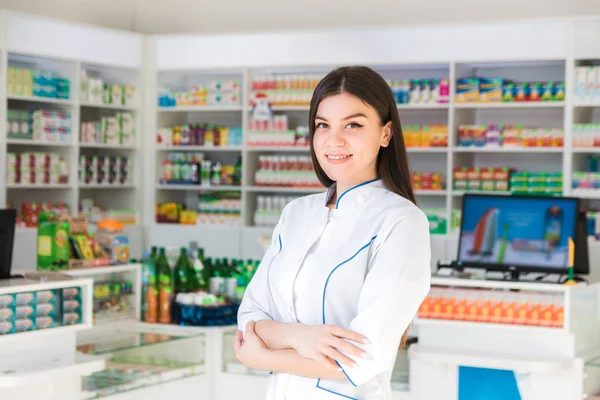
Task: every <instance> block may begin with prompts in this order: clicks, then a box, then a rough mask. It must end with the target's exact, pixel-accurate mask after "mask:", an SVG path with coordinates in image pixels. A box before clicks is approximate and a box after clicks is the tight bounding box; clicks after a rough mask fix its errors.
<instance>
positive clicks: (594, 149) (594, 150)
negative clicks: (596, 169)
mask: <svg viewBox="0 0 600 400" xmlns="http://www.w3.org/2000/svg"><path fill="white" fill-rule="evenodd" d="M573 153H584V154H585V153H591V154H594V153H600V146H599V147H573Z"/></svg>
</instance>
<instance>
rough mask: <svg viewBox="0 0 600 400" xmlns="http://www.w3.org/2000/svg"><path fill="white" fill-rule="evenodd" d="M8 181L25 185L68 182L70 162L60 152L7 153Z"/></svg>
mask: <svg viewBox="0 0 600 400" xmlns="http://www.w3.org/2000/svg"><path fill="white" fill-rule="evenodd" d="M7 182H8V183H9V184H13V185H16V184H23V185H32V184H39V185H43V184H46V185H49V184H66V183H68V182H69V164H68V162H67V161H64V160H61V158H60V155H59V154H58V153H42V152H28V153H23V154H15V153H8V154H7Z"/></svg>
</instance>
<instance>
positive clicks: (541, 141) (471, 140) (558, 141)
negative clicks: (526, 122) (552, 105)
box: [458, 124, 564, 148]
mask: <svg viewBox="0 0 600 400" xmlns="http://www.w3.org/2000/svg"><path fill="white" fill-rule="evenodd" d="M458 145H459V146H460V147H470V146H475V147H505V148H509V147H510V148H514V147H563V146H564V131H563V130H562V129H559V128H545V129H544V128H524V127H523V126H522V125H504V124H491V125H484V124H482V125H459V127H458Z"/></svg>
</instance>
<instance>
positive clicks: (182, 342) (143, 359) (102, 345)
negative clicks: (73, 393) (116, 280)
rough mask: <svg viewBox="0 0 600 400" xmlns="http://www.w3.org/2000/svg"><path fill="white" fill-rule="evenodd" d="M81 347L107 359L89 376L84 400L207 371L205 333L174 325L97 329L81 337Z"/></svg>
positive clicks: (129, 325) (132, 325) (180, 378)
mask: <svg viewBox="0 0 600 400" xmlns="http://www.w3.org/2000/svg"><path fill="white" fill-rule="evenodd" d="M77 350H78V351H79V352H81V353H86V354H93V355H98V356H103V357H104V358H105V359H106V369H105V370H103V371H100V372H97V373H94V374H92V375H90V376H88V377H85V378H83V381H82V391H81V393H82V395H81V399H96V398H101V397H106V396H112V395H116V394H120V393H124V392H130V391H134V390H138V389H143V388H146V387H149V386H156V385H163V384H165V383H169V382H174V381H177V380H182V379H185V378H189V377H194V376H199V375H203V374H205V373H206V363H205V354H206V351H205V335H204V333H199V332H193V331H190V332H184V331H181V330H178V329H173V330H169V326H156V327H152V326H148V324H131V323H128V324H123V325H121V326H111V327H105V328H97V329H94V331H93V332H92V334H90V335H82V336H80V337H78V339H77ZM132 398H138V397H137V395H135V396H132Z"/></svg>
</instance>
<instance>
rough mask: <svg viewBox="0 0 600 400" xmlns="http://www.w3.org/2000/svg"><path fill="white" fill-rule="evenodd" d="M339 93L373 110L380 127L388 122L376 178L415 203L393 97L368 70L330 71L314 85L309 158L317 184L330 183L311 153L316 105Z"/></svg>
mask: <svg viewBox="0 0 600 400" xmlns="http://www.w3.org/2000/svg"><path fill="white" fill-rule="evenodd" d="M340 93H347V94H351V95H353V96H355V97H357V98H359V99H360V100H362V101H363V102H364V103H366V104H368V105H370V106H371V107H373V108H374V109H375V111H377V114H378V115H379V119H380V120H381V125H382V126H384V125H385V124H387V123H388V122H390V121H391V122H392V124H391V125H392V126H391V130H392V137H391V140H390V143H389V145H388V147H381V148H380V149H379V154H378V155H377V177H378V178H381V180H382V181H383V183H384V184H385V186H386V187H387V188H388V189H389V190H391V191H393V192H395V193H397V194H399V195H400V196H402V197H404V198H406V199H408V200H410V201H411V202H413V203H415V204H416V203H417V201H416V198H415V193H414V191H413V188H412V183H411V179H410V168H409V166H408V157H407V153H406V146H405V145H404V137H403V136H402V127H401V125H400V117H399V115H398V108H397V106H396V101H395V100H394V95H393V94H392V90H391V89H390V87H389V85H388V84H387V82H386V81H385V80H384V79H383V78H382V77H381V75H379V74H378V73H377V72H375V71H373V70H372V69H371V68H368V67H363V66H348V67H341V68H337V69H334V70H333V71H331V72H330V73H328V74H327V75H326V76H325V78H323V79H322V80H321V81H320V82H319V84H318V85H317V87H316V89H315V91H314V93H313V96H312V100H311V101H310V113H309V121H308V129H309V140H310V155H311V157H312V161H313V164H314V167H315V172H316V173H317V177H318V178H319V181H320V182H321V183H322V184H323V186H325V187H329V186H331V185H332V184H333V181H332V180H331V179H330V178H329V176H327V174H326V173H325V171H324V170H323V168H321V165H320V164H319V161H318V160H317V155H316V153H315V149H314V145H313V137H314V134H315V116H316V114H317V109H318V108H319V104H320V103H321V101H323V100H324V99H325V98H327V97H329V96H334V95H336V94H340Z"/></svg>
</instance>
